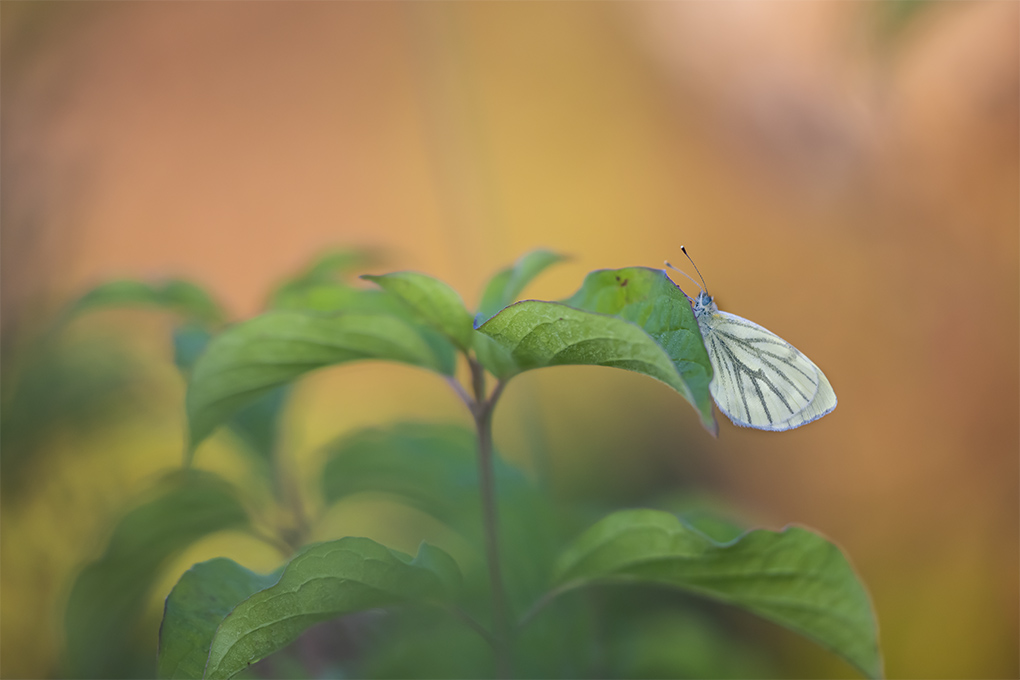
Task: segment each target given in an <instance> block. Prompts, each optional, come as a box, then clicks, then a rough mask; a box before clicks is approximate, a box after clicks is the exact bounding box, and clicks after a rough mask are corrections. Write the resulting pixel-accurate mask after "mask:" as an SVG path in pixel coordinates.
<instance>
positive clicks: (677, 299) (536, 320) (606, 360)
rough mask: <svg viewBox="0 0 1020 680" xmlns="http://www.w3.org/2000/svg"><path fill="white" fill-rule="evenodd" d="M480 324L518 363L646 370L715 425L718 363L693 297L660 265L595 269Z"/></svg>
mask: <svg viewBox="0 0 1020 680" xmlns="http://www.w3.org/2000/svg"><path fill="white" fill-rule="evenodd" d="M478 330H479V331H480V332H481V333H484V334H485V335H487V336H489V337H490V338H492V339H493V340H494V341H495V342H496V343H497V344H498V345H499V346H500V347H501V348H502V349H503V350H504V351H505V352H507V353H508V355H509V358H510V360H511V361H512V363H513V365H514V366H515V367H516V370H517V371H518V372H519V371H525V370H530V369H534V368H543V367H545V366H562V365H568V364H583V365H596V366H609V367H613V368H623V369H625V370H629V371H634V372H637V373H642V374H644V375H647V376H649V377H652V378H655V379H656V380H660V381H662V382H664V383H666V384H667V385H669V386H670V387H672V388H673V389H674V390H676V391H677V392H679V393H680V394H681V395H682V396H683V397H684V398H685V399H687V401H689V402H690V403H691V404H692V405H693V406H694V408H695V409H696V410H697V411H698V414H699V416H700V418H701V422H702V425H704V427H705V428H706V429H708V430H709V431H710V432H712V433H717V432H718V426H717V424H716V422H715V418H714V416H713V414H712V400H711V396H710V394H709V392H708V385H709V383H710V382H711V379H712V366H711V363H710V361H709V359H708V353H707V352H706V351H705V346H704V344H703V342H702V340H701V332H700V331H699V330H698V323H697V320H696V319H695V318H694V313H693V311H692V310H691V306H690V303H689V302H688V301H687V297H686V296H685V295H684V294H683V293H682V292H681V291H680V289H679V288H677V286H676V284H674V283H673V282H672V281H671V280H670V279H669V277H668V276H666V273H665V272H664V271H662V270H659V269H649V268H646V267H628V268H625V269H616V270H608V269H607V270H600V271H595V272H592V273H591V274H589V275H588V276H587V277H586V278H585V281H584V284H583V285H582V286H581V288H580V290H578V291H577V293H575V294H574V295H573V296H571V297H570V298H568V299H567V300H565V301H564V302H563V303H553V302H539V301H537V300H526V301H524V302H519V303H517V304H515V305H511V306H510V307H507V308H506V309H504V310H503V311H502V312H500V313H499V314H497V315H496V316H494V317H493V318H492V319H490V320H489V321H487V322H486V323H484V324H482V325H481V326H480V327H479V328H478Z"/></svg>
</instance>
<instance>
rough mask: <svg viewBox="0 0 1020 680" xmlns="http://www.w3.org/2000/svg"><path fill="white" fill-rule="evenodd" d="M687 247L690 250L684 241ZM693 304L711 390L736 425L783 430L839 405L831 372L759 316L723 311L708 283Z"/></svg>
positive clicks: (817, 417)
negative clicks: (757, 318) (762, 322)
mask: <svg viewBox="0 0 1020 680" xmlns="http://www.w3.org/2000/svg"><path fill="white" fill-rule="evenodd" d="M681 250H683V253H684V255H687V250H686V249H684V248H683V246H681ZM687 259H689V260H690V255H687ZM691 264H692V265H694V261H693V260H692V261H691ZM666 265H667V266H669V267H670V268H672V269H676V267H673V265H671V264H669V263H668V262H667V263H666ZM694 269H695V271H697V269H698V267H697V265H694ZM676 271H679V272H680V273H681V274H684V272H682V271H681V270H679V269H676ZM684 276H687V274H684ZM698 276H699V277H701V272H700V271H699V272H698ZM687 278H688V279H690V278H691V277H690V276H687ZM691 281H694V279H691ZM701 282H702V283H704V282H705V280H704V278H703V277H702V279H701ZM694 283H695V285H697V282H696V281H695V282H694ZM698 287H699V288H701V286H698ZM685 295H686V293H685ZM688 299H690V297H689V296H688ZM691 305H692V308H693V310H694V317H695V319H697V321H698V329H699V330H700V331H701V337H702V339H703V340H704V342H705V349H706V350H708V358H709V360H710V361H711V362H712V371H713V374H714V375H713V377H712V382H711V384H710V385H709V392H711V394H712V398H713V399H714V400H715V404H716V406H718V407H719V410H720V411H722V412H723V413H724V414H726V417H727V418H729V419H730V420H732V421H733V424H734V425H740V426H741V427H753V428H756V429H759V430H771V431H774V432H781V431H784V430H792V429H793V428H795V427H800V426H801V425H806V424H807V423H810V422H811V421H813V420H818V419H819V418H821V417H822V416H824V415H825V414H827V413H830V412H831V411H832V409H834V408H836V393H835V392H834V391H833V389H832V385H830V384H829V380H828V378H826V377H825V374H824V373H822V371H821V369H819V368H818V367H817V366H816V365H815V364H814V362H812V361H811V360H810V359H808V358H807V357H806V356H804V354H803V353H802V352H801V351H800V350H798V349H797V348H796V347H794V346H793V345H791V344H790V343H788V342H787V341H786V340H783V339H782V338H781V337H779V336H778V335H776V334H775V333H773V332H772V331H769V330H767V329H765V328H762V327H761V326H759V325H758V324H756V323H754V322H753V321H748V320H747V319H745V318H743V317H739V316H737V315H736V314H730V313H729V312H722V311H719V306H718V305H717V304H716V303H715V300H714V299H713V298H712V296H711V295H709V294H708V290H707V286H706V287H705V288H704V289H702V290H701V292H700V293H699V294H698V296H697V297H696V298H694V299H693V300H692V302H691Z"/></svg>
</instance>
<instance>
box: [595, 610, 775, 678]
mask: <svg viewBox="0 0 1020 680" xmlns="http://www.w3.org/2000/svg"><path fill="white" fill-rule="evenodd" d="M610 626H611V628H612V632H611V635H610V638H609V640H608V649H607V650H606V651H607V653H608V655H609V656H610V657H611V659H612V667H613V670H614V676H616V677H622V678H734V679H737V678H760V677H774V676H775V675H776V672H775V669H774V668H771V667H770V665H769V664H768V662H767V660H766V659H765V657H764V655H763V654H762V653H761V652H760V651H759V650H757V649H753V648H749V647H748V646H747V645H746V644H742V643H741V641H739V640H738V639H735V638H734V636H733V635H732V634H729V633H727V632H726V631H725V630H723V629H721V628H720V627H719V626H718V625H716V624H714V623H713V622H712V621H711V620H710V619H709V618H707V617H705V616H701V615H698V614H697V613H696V612H693V611H684V610H677V609H674V610H672V611H669V612H656V613H654V614H652V615H648V612H647V611H642V612H635V613H634V615H632V616H625V617H623V618H622V619H617V618H616V617H615V616H614V617H611V619H610Z"/></svg>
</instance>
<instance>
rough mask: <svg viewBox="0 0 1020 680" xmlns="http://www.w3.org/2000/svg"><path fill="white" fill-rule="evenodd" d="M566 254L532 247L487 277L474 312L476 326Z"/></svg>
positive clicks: (513, 299)
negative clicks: (475, 312) (508, 265)
mask: <svg viewBox="0 0 1020 680" xmlns="http://www.w3.org/2000/svg"><path fill="white" fill-rule="evenodd" d="M565 259H566V257H565V256H563V255H560V254H559V253H554V252H552V251H550V250H533V251H531V252H530V253H525V254H524V255H522V256H521V257H520V258H518V260H517V261H516V262H514V263H513V265H512V266H510V267H507V268H506V269H503V270H500V271H499V272H497V273H496V275H495V276H493V277H492V278H491V279H489V283H488V284H487V285H486V286H485V291H484V292H483V293H482V302H481V304H479V306H478V314H477V315H475V326H481V325H482V324H483V323H485V322H486V321H488V320H489V319H491V318H492V316H493V315H494V314H495V313H496V312H498V311H499V310H501V309H503V308H504V307H506V306H507V305H509V304H511V303H513V302H515V301H516V300H517V296H518V295H520V294H521V291H522V290H524V288H525V286H527V285H528V284H529V283H531V280H532V279H534V278H535V277H536V276H538V275H539V274H541V273H542V272H543V271H544V270H545V269H546V268H547V267H549V266H550V265H553V264H556V263H557V262H561V261H562V260H565Z"/></svg>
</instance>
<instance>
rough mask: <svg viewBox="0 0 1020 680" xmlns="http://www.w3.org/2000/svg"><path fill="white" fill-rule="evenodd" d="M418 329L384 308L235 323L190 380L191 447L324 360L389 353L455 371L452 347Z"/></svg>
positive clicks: (217, 340)
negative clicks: (435, 341)
mask: <svg viewBox="0 0 1020 680" xmlns="http://www.w3.org/2000/svg"><path fill="white" fill-rule="evenodd" d="M419 331H420V329H419V328H418V327H416V326H414V325H412V324H410V323H408V322H407V321H404V320H402V319H400V318H398V317H395V316H393V315H390V314H385V313H377V312H349V313H344V314H339V315H336V316H328V317H327V316H317V315H312V314H306V313H301V312H284V311H280V312H269V313H267V314H263V315H262V316H259V317H256V318H254V319H251V320H249V321H245V322H242V323H239V324H237V325H236V326H233V327H231V328H228V329H227V330H226V331H224V332H223V333H221V334H220V335H218V336H217V337H216V338H214V339H213V340H212V342H211V343H210V344H209V347H208V348H207V349H206V351H205V353H203V354H202V356H201V357H200V358H199V360H198V362H197V363H196V364H195V368H194V370H193V371H192V374H191V380H190V381H189V383H188V393H187V399H186V402H187V412H188V424H189V426H190V431H191V436H190V451H193V450H194V448H195V447H196V446H197V445H198V444H199V443H200V442H201V441H202V440H203V439H205V438H206V437H207V436H208V435H209V434H210V433H212V431H213V430H214V429H216V427H217V426H219V425H221V424H222V423H223V422H224V421H226V420H227V419H228V418H229V417H230V416H232V415H234V414H235V413H236V412H237V411H238V410H239V409H240V408H241V407H242V406H244V405H245V404H248V403H250V402H252V401H253V400H254V399H255V398H257V397H258V396H260V395H262V394H265V393H266V392H268V391H269V390H271V389H273V388H275V387H278V386H280V385H283V384H285V383H288V382H290V381H292V380H294V379H295V378H297V377H298V376H300V375H302V374H304V373H307V372H308V371H312V370H314V369H317V368H322V367H324V366H332V365H336V364H341V363H345V362H349V361H356V360H359V359H382V360H389V361H398V362H402V363H407V364H411V365H414V366H420V367H422V368H427V369H430V370H433V371H436V372H439V373H444V374H446V375H450V374H452V372H453V368H454V362H453V360H452V359H453V357H452V354H446V353H445V352H442V351H439V348H438V347H437V346H436V345H435V344H433V343H430V342H429V340H427V339H426V338H425V337H423V335H422V333H420V332H419Z"/></svg>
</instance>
